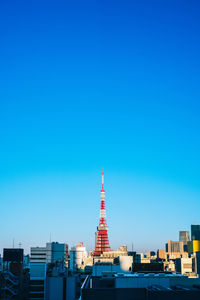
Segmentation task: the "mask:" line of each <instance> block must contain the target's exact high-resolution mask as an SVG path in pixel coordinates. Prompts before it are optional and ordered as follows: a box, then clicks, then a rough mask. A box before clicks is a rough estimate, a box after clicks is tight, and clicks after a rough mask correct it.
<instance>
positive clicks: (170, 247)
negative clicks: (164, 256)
mask: <svg viewBox="0 0 200 300" xmlns="http://www.w3.org/2000/svg"><path fill="white" fill-rule="evenodd" d="M166 252H169V253H173V252H184V248H183V241H181V242H174V241H170V240H169V241H168V243H167V244H166Z"/></svg>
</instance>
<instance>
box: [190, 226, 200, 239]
mask: <svg viewBox="0 0 200 300" xmlns="http://www.w3.org/2000/svg"><path fill="white" fill-rule="evenodd" d="M191 240H192V241H193V240H197V241H200V225H191Z"/></svg>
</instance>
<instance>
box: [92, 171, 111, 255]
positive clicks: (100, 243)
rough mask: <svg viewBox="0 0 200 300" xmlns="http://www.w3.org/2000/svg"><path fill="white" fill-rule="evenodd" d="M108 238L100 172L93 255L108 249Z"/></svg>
mask: <svg viewBox="0 0 200 300" xmlns="http://www.w3.org/2000/svg"><path fill="white" fill-rule="evenodd" d="M110 250H111V249H110V244H109V240H108V227H107V224H106V208H105V190H104V172H102V187H101V208H100V219H99V226H98V227H97V238H96V245H95V250H94V252H93V255H94V256H99V255H101V254H102V253H103V252H105V251H110Z"/></svg>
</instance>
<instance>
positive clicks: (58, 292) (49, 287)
mask: <svg viewBox="0 0 200 300" xmlns="http://www.w3.org/2000/svg"><path fill="white" fill-rule="evenodd" d="M76 281H77V277H76V276H74V275H70V276H69V275H68V272H67V270H66V269H60V266H59V264H57V263H55V264H50V265H48V268H47V276H46V279H45V300H55V299H56V300H76V299H78V298H79V296H80V292H79V291H78V290H77V288H76ZM78 292H79V294H78Z"/></svg>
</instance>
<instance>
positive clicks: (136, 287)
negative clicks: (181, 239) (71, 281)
mask: <svg viewBox="0 0 200 300" xmlns="http://www.w3.org/2000/svg"><path fill="white" fill-rule="evenodd" d="M199 285H200V279H199V278H191V279H190V278H187V276H184V275H172V274H165V273H157V274H154V273H135V274H128V275H127V274H119V273H115V272H104V273H103V274H102V276H88V277H87V278H86V280H85V282H84V284H83V285H82V287H81V300H94V299H95V300H102V299H110V300H121V299H123V300H130V299H131V300H147V299H148V300H158V299H162V300H167V299H170V300H191V299H192V300H199V299H200V289H199Z"/></svg>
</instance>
